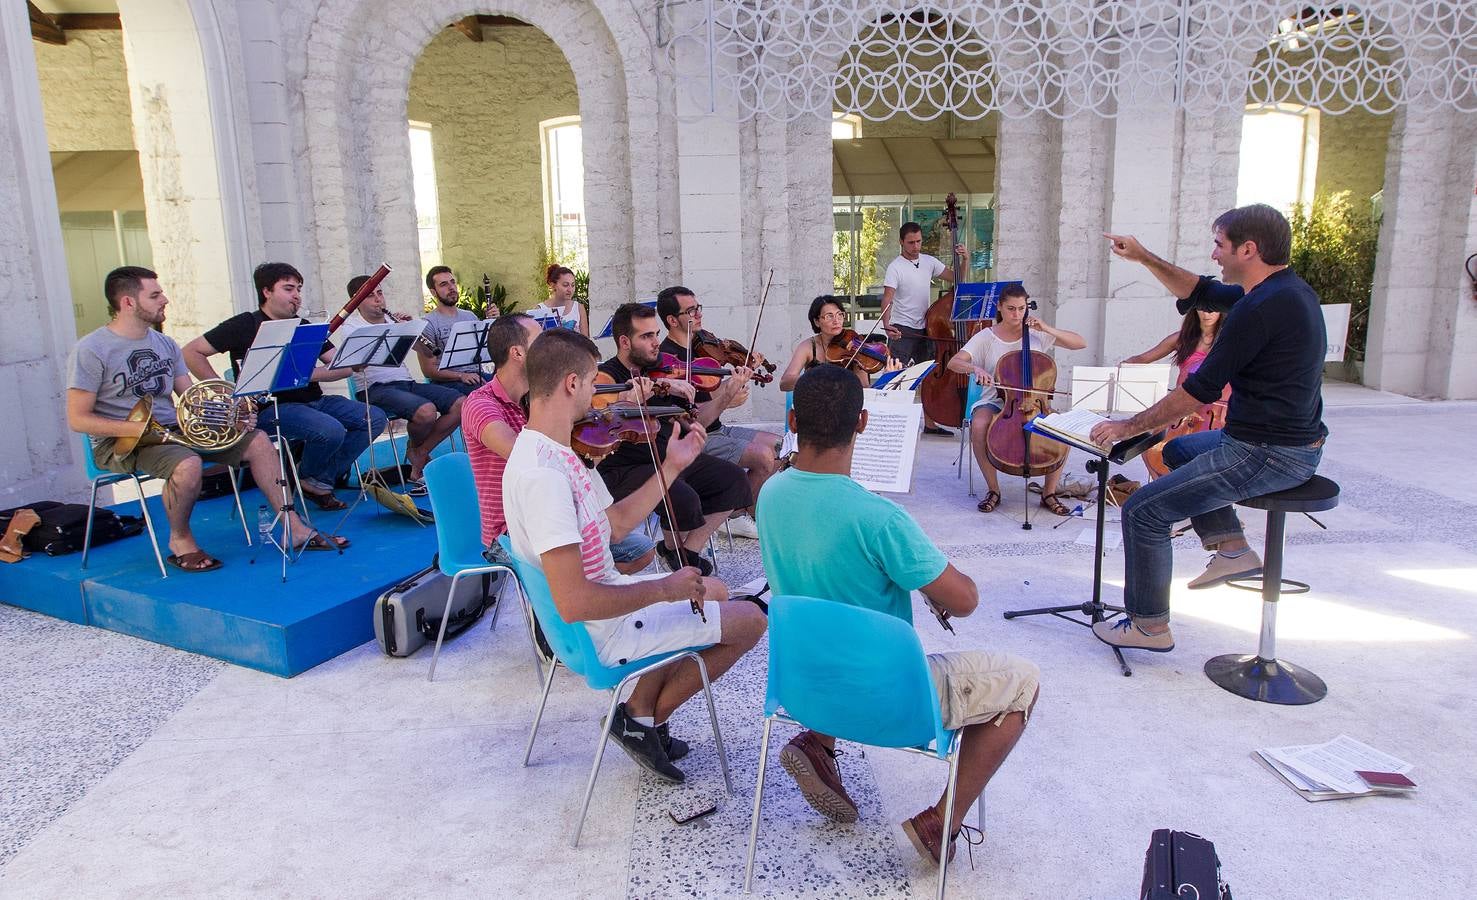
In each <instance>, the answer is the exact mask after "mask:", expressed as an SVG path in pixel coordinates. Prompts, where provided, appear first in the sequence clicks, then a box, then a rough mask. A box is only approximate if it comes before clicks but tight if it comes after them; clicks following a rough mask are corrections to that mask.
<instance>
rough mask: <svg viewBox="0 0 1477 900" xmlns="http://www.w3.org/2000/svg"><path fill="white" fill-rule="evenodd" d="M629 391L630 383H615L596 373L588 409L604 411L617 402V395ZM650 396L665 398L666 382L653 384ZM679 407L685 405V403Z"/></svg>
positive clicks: (607, 377) (675, 398) (606, 376)
mask: <svg viewBox="0 0 1477 900" xmlns="http://www.w3.org/2000/svg"><path fill="white" fill-rule="evenodd" d="M630 389H631V382H629V381H616V380H615V379H614V378H611V377H610V376H609V375H607V374H605V373H604V372H597V373H595V396H594V397H592V398H591V399H590V407H591V408H592V409H604V408H605V407H607V406H610V405H611V404H613V403H616V402H618V401H617V400H616V397H617V395H620V394H624V393H625V392H626V391H629V390H630ZM651 394H652V396H653V397H665V396H667V385H666V382H662V381H658V382H655V383H653V384H652V390H651ZM671 399H673V400H680V399H681V398H679V397H673V398H671ZM679 405H685V401H684V402H683V403H682V404H679Z"/></svg>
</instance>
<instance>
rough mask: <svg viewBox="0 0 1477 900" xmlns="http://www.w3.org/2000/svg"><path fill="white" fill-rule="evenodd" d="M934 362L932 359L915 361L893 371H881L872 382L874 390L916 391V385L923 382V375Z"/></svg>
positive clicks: (926, 373)
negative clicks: (904, 367)
mask: <svg viewBox="0 0 1477 900" xmlns="http://www.w3.org/2000/svg"><path fill="white" fill-rule="evenodd" d="M934 365H935V363H934V361H933V360H928V361H927V362H921V363H915V364H913V365H911V366H908V367H907V368H906V369H899V370H897V371H893V372H883V373H882V374H881V375H878V376H877V380H876V381H874V382H872V390H874V391H916V390H918V385H919V384H921V383H922V382H923V379H924V377H925V376H927V375H928V373H929V372H932V371H933V367H934Z"/></svg>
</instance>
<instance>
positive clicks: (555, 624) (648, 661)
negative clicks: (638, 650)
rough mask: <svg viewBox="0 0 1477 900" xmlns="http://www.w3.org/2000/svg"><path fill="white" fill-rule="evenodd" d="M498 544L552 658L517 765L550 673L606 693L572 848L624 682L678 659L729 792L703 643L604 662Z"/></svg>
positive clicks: (530, 568)
mask: <svg viewBox="0 0 1477 900" xmlns="http://www.w3.org/2000/svg"><path fill="white" fill-rule="evenodd" d="M438 518H439V514H438ZM498 543H500V544H502V545H503V548H504V549H506V550H507V551H508V555H509V556H510V557H512V559H513V568H514V569H516V570H517V572H518V578H519V580H521V581H522V582H523V590H524V591H525V592H526V593H527V596H528V600H529V603H530V604H531V605H532V606H533V612H534V615H536V616H537V617H538V621H539V624H540V625H542V626H543V629H544V637H545V638H546V639H547V640H548V642H549V646H550V647H551V648H552V649H553V650H554V657H555V658H554V664H553V665H552V666H550V667H549V674H548V676H547V678H546V679H545V681H544V693H543V696H542V697H540V698H539V702H538V712H537V713H535V714H534V717H533V730H532V731H530V732H529V734H528V747H527V749H526V750H525V751H524V753H523V765H524V766H527V765H528V760H529V758H530V757H532V756H533V741H534V738H536V737H538V726H539V722H540V721H541V720H542V719H543V717H544V706H545V704H547V703H548V702H549V689H550V688H551V687H553V685H554V673H555V672H556V671H558V669H559V667H560V666H561V665H562V666H564V667H565V668H567V669H569V671H571V672H573V673H574V674H576V675H579V676H580V677H581V678H583V679H585V683H586V684H588V685H589V686H590V688H591V689H592V690H597V691H610V703H609V704H607V705H606V709H605V718H603V719H601V720H600V739H599V741H598V742H597V743H596V744H595V762H594V764H593V765H591V766H590V778H589V781H588V782H586V784H585V799H584V802H583V803H582V804H580V815H579V820H578V821H577V822H576V823H575V826H574V841H573V844H572V846H575V847H578V846H579V843H580V834H581V833H582V832H583V831H584V828H585V814H586V813H588V812H589V810H590V797H591V796H592V795H593V794H594V792H595V779H596V778H597V777H598V776H599V774H600V759H601V757H603V756H604V755H605V743H606V741H607V740H608V739H609V738H610V731H609V729H607V728H606V727H605V723H607V722H609V721H611V719H612V718H613V717H614V716H615V707H616V704H617V703H618V702H620V698H621V694H622V693H624V692H625V689H626V686H627V685H629V684H630V683H631V682H633V681H635V680H636V679H638V678H640V677H641V676H642V675H645V674H647V673H648V672H655V671H656V670H657V669H660V668H662V667H663V666H670V665H673V664H674V663H679V662H681V661H682V660H684V659H691V660H692V661H694V662H696V663H697V670H698V673H699V674H701V675H702V679H703V696H704V697H705V698H706V699H707V701H708V720H709V721H710V722H711V723H712V725H713V744H714V746H715V747H716V748H717V750H718V766H719V768H720V769H722V770H723V785H724V787H725V789H726V790H727V791H728V795H729V796H733V779H732V778H730V777H729V774H728V754H727V753H726V752H725V751H724V749H723V733H722V731H720V730H719V728H718V708H717V707H716V706H714V705H713V689H712V685H711V684H710V683H709V681H708V667H707V665H705V664H704V663H703V658H702V657H701V656H699V655H698V651H699V650H705V649H707V647H706V646H705V647H688V648H687V649H685V650H677V651H674V652H671V653H658V654H656V655H654V656H648V657H645V658H643V659H635V660H631V661H630V662H628V663H626V664H625V665H623V666H607V665H605V664H604V663H602V662H601V661H600V657H599V656H598V655H597V654H596V653H595V642H594V641H592V640H591V639H590V632H589V631H587V630H586V629H585V626H584V623H582V622H573V623H571V622H565V621H564V619H563V618H562V617H561V616H560V615H559V610H558V608H557V607H555V605H554V597H553V594H552V593H550V591H549V582H548V581H547V580H546V579H545V578H544V573H543V570H542V569H540V568H539V567H537V566H535V565H532V564H530V563H529V562H528V561H527V560H524V559H521V558H520V557H519V556H518V555H517V554H515V553H513V549H512V544H511V542H509V541H508V538H507V535H503V536H502V537H500V538H498ZM709 646H711V645H709Z"/></svg>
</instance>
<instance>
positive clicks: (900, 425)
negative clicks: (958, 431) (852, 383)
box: [851, 389, 923, 494]
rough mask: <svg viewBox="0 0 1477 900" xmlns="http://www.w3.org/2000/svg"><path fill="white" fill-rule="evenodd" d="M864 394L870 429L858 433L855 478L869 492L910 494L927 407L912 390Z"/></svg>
mask: <svg viewBox="0 0 1477 900" xmlns="http://www.w3.org/2000/svg"><path fill="white" fill-rule="evenodd" d="M864 393H865V395H866V400H865V401H864V403H863V408H865V409H866V410H867V430H866V431H863V432H862V433H861V434H859V435H857V436H856V448H855V449H854V450H853V451H852V454H851V477H852V479H853V480H855V481H856V482H857V483H858V484H860V485H861V486H862V487H864V488H866V489H867V490H869V491H877V492H879V493H897V494H906V493H907V492H908V491H909V490H911V489H912V482H913V457H914V455H915V454H916V452H917V450H918V428H919V426H920V425H921V424H922V423H923V407H922V406H921V405H920V404H918V403H915V402H913V394H911V393H898V392H893V391H874V390H871V389H868V390H866V391H865V392H864Z"/></svg>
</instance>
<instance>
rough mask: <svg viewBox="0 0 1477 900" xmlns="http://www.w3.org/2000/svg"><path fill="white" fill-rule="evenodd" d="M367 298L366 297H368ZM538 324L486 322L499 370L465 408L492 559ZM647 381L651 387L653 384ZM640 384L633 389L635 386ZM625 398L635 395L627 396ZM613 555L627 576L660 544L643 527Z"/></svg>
mask: <svg viewBox="0 0 1477 900" xmlns="http://www.w3.org/2000/svg"><path fill="white" fill-rule="evenodd" d="M366 302H367V301H366ZM540 331H541V329H540V328H539V323H538V321H537V320H536V319H534V318H533V317H532V316H530V315H527V314H526V313H509V314H508V315H506V316H501V317H499V318H497V319H495V320H493V322H492V324H491V325H489V326H488V327H487V355H488V358H489V359H490V360H491V361H492V364H493V366H494V367H496V370H495V371H494V372H493V375H492V377H491V378H489V379H487V383H486V384H484V385H483V386H482V387H480V388H478V389H477V390H475V391H473V392H472V393H471V394H469V395H468V396H467V398H466V402H465V403H464V405H463V407H462V430H463V435H462V437H463V438H464V439H465V440H466V444H467V455H468V456H469V457H471V463H472V477H473V480H474V481H475V482H476V484H477V503H478V506H479V508H480V511H481V513H482V543H483V544H484V545H486V547H487V554H488V559H489V560H490V561H493V562H507V560H506V559H503V558H501V553H500V548H499V547H498V544H497V539H498V538H499V537H501V536H502V535H503V534H505V533H507V530H508V522H507V519H506V517H505V515H504V511H503V470H504V469H505V468H506V467H507V462H508V454H510V453H512V452H513V442H514V441H515V440H517V439H518V433H519V432H521V431H522V430H523V428H524V426H525V425H527V424H528V413H527V411H526V410H525V409H524V406H523V399H524V397H525V395H527V393H528V375H527V373H526V371H525V362H526V361H527V359H528V346H529V345H530V344H531V343H533V340H534V338H536V337H538V336H539V333H540ZM637 380H638V381H639V382H645V384H644V386H645V387H646V389H647V390H648V391H649V390H650V383H649V382H646V379H637ZM635 389H637V388H633V390H635ZM622 399H635V397H634V396H631V397H629V398H628V397H627V396H626V395H624V394H623V395H622ZM610 554H611V556H612V558H614V560H615V567H616V569H617V570H618V571H620V572H623V573H625V574H627V575H630V574H634V573H636V572H640V571H641V570H642V569H644V568H646V567H647V566H648V565H649V564H650V563H651V560H652V557H653V556H655V554H656V544H655V542H654V541H652V540H651V538H649V537H647V536H646V535H645V534H643V533H642V532H641V530H640V529H637V530H635V531H632V532H631V533H630V534H628V535H626V536H625V537H623V538H621V539H620V540H618V541H614V542H612V543H611V545H610Z"/></svg>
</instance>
